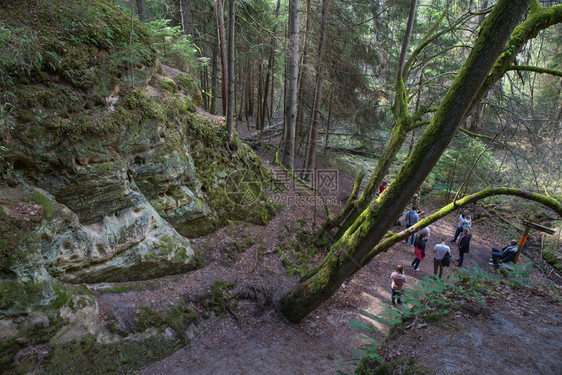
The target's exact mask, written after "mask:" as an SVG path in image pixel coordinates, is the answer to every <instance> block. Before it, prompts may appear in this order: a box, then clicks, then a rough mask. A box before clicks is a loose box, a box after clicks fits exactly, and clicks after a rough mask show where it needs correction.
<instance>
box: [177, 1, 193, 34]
mask: <svg viewBox="0 0 562 375" xmlns="http://www.w3.org/2000/svg"><path fill="white" fill-rule="evenodd" d="M180 14H181V28H182V30H183V33H184V34H186V35H191V40H193V37H194V36H195V35H194V30H193V17H192V15H191V0H180Z"/></svg>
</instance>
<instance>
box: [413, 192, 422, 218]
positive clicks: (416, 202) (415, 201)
mask: <svg viewBox="0 0 562 375" xmlns="http://www.w3.org/2000/svg"><path fill="white" fill-rule="evenodd" d="M412 206H416V207H419V206H420V196H419V195H418V193H416V194H414V196H413V197H412ZM417 211H418V213H420V212H421V210H417Z"/></svg>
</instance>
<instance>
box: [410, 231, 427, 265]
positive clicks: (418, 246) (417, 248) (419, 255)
mask: <svg viewBox="0 0 562 375" xmlns="http://www.w3.org/2000/svg"><path fill="white" fill-rule="evenodd" d="M426 241H427V239H426V238H425V234H423V233H422V234H420V235H418V236H417V237H416V240H415V242H414V252H415V253H416V257H415V258H414V261H413V262H412V267H414V271H419V270H420V262H421V261H422V260H423V258H425V243H426Z"/></svg>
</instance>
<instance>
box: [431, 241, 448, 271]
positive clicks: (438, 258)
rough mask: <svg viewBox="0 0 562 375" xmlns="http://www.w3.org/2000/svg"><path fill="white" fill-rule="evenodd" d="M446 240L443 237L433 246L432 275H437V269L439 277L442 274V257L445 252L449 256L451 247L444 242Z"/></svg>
mask: <svg viewBox="0 0 562 375" xmlns="http://www.w3.org/2000/svg"><path fill="white" fill-rule="evenodd" d="M446 241H447V239H446V238H445V237H443V238H442V239H441V242H440V243H438V244H437V245H435V247H434V248H433V275H434V276H437V271H439V278H441V277H442V276H443V258H444V257H445V255H446V254H447V253H449V256H451V249H450V248H449V246H447V245H446V244H445V243H446Z"/></svg>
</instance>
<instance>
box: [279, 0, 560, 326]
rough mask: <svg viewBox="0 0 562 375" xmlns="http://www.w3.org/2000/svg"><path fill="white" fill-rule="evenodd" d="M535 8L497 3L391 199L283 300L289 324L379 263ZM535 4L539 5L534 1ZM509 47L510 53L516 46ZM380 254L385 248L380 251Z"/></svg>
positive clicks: (365, 216) (374, 208)
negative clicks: (393, 230) (395, 226)
mask: <svg viewBox="0 0 562 375" xmlns="http://www.w3.org/2000/svg"><path fill="white" fill-rule="evenodd" d="M530 3H531V0H512V1H510V0H500V1H499V2H498V3H497V5H496V6H495V7H494V9H493V11H492V12H491V13H490V14H489V15H488V17H487V18H486V20H485V21H484V23H483V25H482V28H481V30H480V33H479V37H478V39H477V40H476V42H475V44H474V47H473V48H472V51H471V52H470V55H469V56H468V58H467V60H466V62H465V64H464V65H463V67H462V69H461V70H460V71H459V73H458V74H457V76H456V78H455V80H454V82H453V84H452V86H451V88H450V90H449V91H448V93H447V94H446V96H445V97H444V99H443V100H442V102H441V104H440V105H439V107H438V109H437V111H436V112H435V115H434V117H433V119H432V120H431V123H430V124H429V126H428V127H427V129H426V130H425V132H424V133H423V135H422V136H421V138H420V140H419V141H418V143H417V145H416V147H415V148H414V150H413V151H412V153H411V155H410V156H409V158H408V159H407V160H406V162H405V163H404V165H403V167H402V169H401V170H400V172H399V173H398V175H397V176H396V179H395V180H394V181H393V183H392V184H391V185H390V187H389V188H388V189H387V190H386V191H385V194H383V195H382V196H381V197H379V198H378V199H377V200H376V201H374V202H373V203H372V204H371V205H370V206H369V207H367V208H366V209H365V210H364V211H363V212H362V213H361V214H360V215H359V216H358V218H357V219H356V220H355V221H354V223H353V224H352V225H351V226H350V227H349V229H347V231H346V232H345V234H344V235H343V236H342V237H341V238H340V239H339V240H338V241H337V242H336V243H335V244H334V245H333V246H332V248H331V249H330V252H329V254H328V255H327V256H326V258H325V259H324V260H323V261H322V262H321V263H320V265H319V266H317V267H316V268H315V269H314V270H313V272H310V273H309V274H308V275H306V276H305V278H303V280H301V282H300V283H299V284H298V285H297V286H296V287H295V288H294V289H293V290H291V291H290V292H288V293H287V294H286V295H285V296H283V298H282V300H281V309H282V311H283V313H284V314H285V315H286V316H287V317H288V319H289V320H291V321H293V322H299V321H301V320H302V319H303V318H304V317H306V315H307V314H308V313H310V312H311V311H313V310H314V309H316V308H317V307H318V306H320V305H321V304H322V303H323V302H324V301H326V300H327V299H328V298H329V297H330V296H331V295H332V294H334V293H335V292H336V291H337V290H338V288H339V287H340V286H341V284H342V283H343V282H344V281H345V280H346V279H348V278H349V277H350V276H352V275H353V274H354V273H355V272H357V271H358V270H360V269H361V268H362V267H363V266H364V265H365V264H366V263H367V262H369V261H370V260H371V259H372V258H373V256H374V255H373V249H374V248H375V247H377V246H378V245H379V243H380V242H381V241H382V240H383V239H384V236H385V234H386V233H387V231H388V230H389V229H390V228H391V227H392V225H393V224H394V223H395V222H396V220H397V219H398V218H399V216H400V215H401V213H402V212H403V210H404V208H405V207H406V204H407V203H408V202H409V201H410V200H411V198H412V197H413V195H414V193H415V192H416V191H417V190H418V188H419V186H420V185H421V184H422V182H423V181H424V180H425V178H426V177H427V176H428V175H429V173H430V172H431V170H432V168H433V167H434V166H435V164H436V163H437V161H438V160H439V158H440V156H441V154H442V153H443V152H444V151H445V149H446V148H447V146H448V145H449V143H450V141H451V139H452V138H453V136H454V135H455V133H456V131H457V130H458V128H459V126H460V124H461V123H462V121H463V120H464V118H465V117H466V115H467V111H468V110H469V109H470V107H471V103H473V102H474V100H475V99H476V98H477V97H478V95H479V93H480V90H481V88H482V86H483V84H484V83H485V82H486V79H487V78H488V76H489V73H490V72H491V71H492V69H493V68H494V65H495V63H496V60H497V59H498V57H499V56H500V54H501V53H502V50H503V49H504V47H506V42H507V41H508V39H509V38H510V35H511V33H512V32H513V30H514V29H515V27H516V26H517V24H518V23H519V21H520V20H521V18H522V17H523V15H524V14H525V12H526V11H527V10H528V9H529V4H530ZM535 5H537V2H536V1H535V0H533V6H535ZM507 47H508V50H509V47H510V45H508V46H507ZM556 203H557V204H558V205H557V204H556ZM553 205H554V207H559V205H560V203H559V202H557V201H556V200H554V202H553ZM451 211H452V210H451ZM558 213H559V214H560V213H561V211H560V210H558ZM386 242H387V244H388V241H386ZM390 246H391V245H388V247H390ZM388 247H387V248H388ZM380 251H382V249H380V248H379V252H380ZM377 253H378V252H377ZM375 255H376V254H375Z"/></svg>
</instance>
